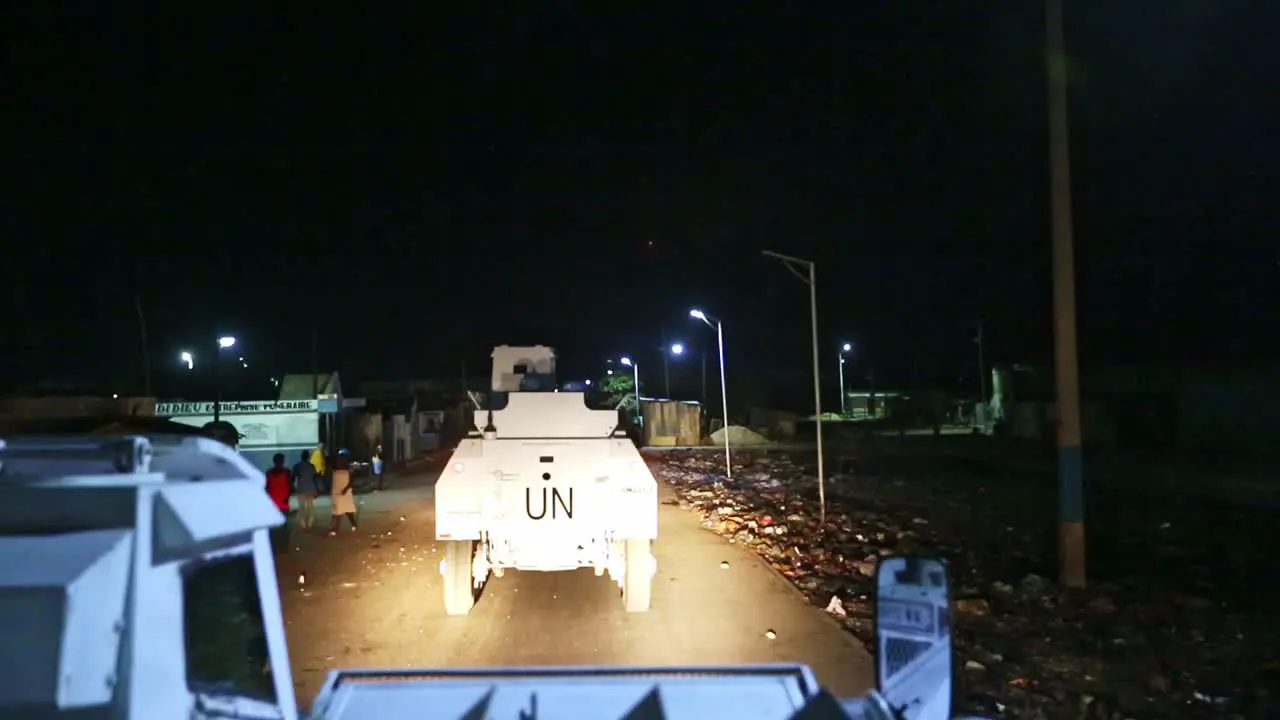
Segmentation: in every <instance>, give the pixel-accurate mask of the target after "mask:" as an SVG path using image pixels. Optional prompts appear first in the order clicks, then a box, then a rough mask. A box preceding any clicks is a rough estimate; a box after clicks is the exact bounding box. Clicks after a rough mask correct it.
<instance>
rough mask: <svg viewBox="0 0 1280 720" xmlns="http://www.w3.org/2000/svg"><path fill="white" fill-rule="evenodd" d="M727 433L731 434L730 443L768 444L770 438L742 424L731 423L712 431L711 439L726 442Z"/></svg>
mask: <svg viewBox="0 0 1280 720" xmlns="http://www.w3.org/2000/svg"><path fill="white" fill-rule="evenodd" d="M725 433H728V435H729V445H730V446H731V447H732V446H734V445H768V444H769V438H767V437H765V436H763V435H761V434H760V433H758V432H755V431H754V430H751V429H749V428H745V427H742V426H741V425H730V426H729V427H727V428H720V429H719V430H717V431H715V432H713V433H711V441H712V442H714V443H715V444H717V445H720V444H723V443H724V436H725Z"/></svg>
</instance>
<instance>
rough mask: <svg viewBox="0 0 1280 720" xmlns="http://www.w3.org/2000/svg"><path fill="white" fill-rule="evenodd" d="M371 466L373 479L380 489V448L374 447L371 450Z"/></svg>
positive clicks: (379, 446)
mask: <svg viewBox="0 0 1280 720" xmlns="http://www.w3.org/2000/svg"><path fill="white" fill-rule="evenodd" d="M369 464H370V465H372V466H373V477H374V479H376V480H377V481H378V489H379V490H381V489H382V477H383V476H382V471H383V465H382V446H381V445H375V446H374V448H373V458H372V460H371V461H370V463H369Z"/></svg>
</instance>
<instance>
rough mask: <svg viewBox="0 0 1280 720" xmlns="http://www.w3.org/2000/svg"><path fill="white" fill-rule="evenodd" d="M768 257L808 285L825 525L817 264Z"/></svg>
mask: <svg viewBox="0 0 1280 720" xmlns="http://www.w3.org/2000/svg"><path fill="white" fill-rule="evenodd" d="M764 254H765V255H766V256H768V257H771V258H775V259H777V260H781V261H782V264H783V265H785V266H786V268H787V269H788V270H790V271H791V274H792V275H795V276H796V277H798V278H800V280H801V281H802V282H804V283H805V284H806V285H808V286H809V318H810V321H811V322H812V325H813V417H814V423H815V425H814V430H815V431H816V433H817V436H818V503H819V508H818V521H819V523H820V527H821V528H826V525H827V479H826V475H825V473H824V471H823V468H822V376H821V375H819V374H818V280H817V265H816V264H815V263H814V262H813V261H812V260H801V259H800V258H798V257H792V256H790V255H783V254H781V253H776V252H773V251H771V250H765V251H764ZM796 265H803V266H805V267H807V268H808V270H809V273H808V277H806V276H805V275H804V274H802V273H801V272H800V271H799V270H796V267H795V266H796Z"/></svg>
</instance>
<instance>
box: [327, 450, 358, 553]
mask: <svg viewBox="0 0 1280 720" xmlns="http://www.w3.org/2000/svg"><path fill="white" fill-rule="evenodd" d="M332 465H333V486H332V488H331V489H330V491H329V497H330V499H331V500H332V502H333V506H332V508H333V509H332V511H331V516H332V519H331V520H330V521H329V522H330V525H329V535H330V536H334V535H337V534H338V523H339V521H340V520H341V519H342V518H343V517H346V518H347V522H349V523H351V530H352V532H354V531H355V529H356V525H357V523H356V494H355V487H354V486H352V484H351V456H350V455H349V454H347V452H346V451H345V450H344V451H342V452H340V453H338V454H337V455H334V456H333V463H332Z"/></svg>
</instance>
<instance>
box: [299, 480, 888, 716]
mask: <svg viewBox="0 0 1280 720" xmlns="http://www.w3.org/2000/svg"><path fill="white" fill-rule="evenodd" d="M432 480H433V477H432V476H431V475H428V474H417V475H408V476H402V477H396V478H391V479H390V480H389V481H388V489H387V490H385V491H383V492H381V493H375V494H372V495H363V496H361V497H360V498H359V503H360V512H361V519H362V522H361V527H360V529H359V530H358V531H356V532H350V531H348V530H346V529H344V530H343V534H342V535H341V536H339V537H335V538H330V537H325V536H323V535H321V534H318V533H315V534H302V533H300V532H295V542H294V546H295V549H294V552H293V554H292V555H291V556H290V557H287V558H284V559H283V560H282V561H281V562H280V563H279V576H280V583H281V591H282V595H283V598H284V614H285V620H286V623H287V625H288V635H289V657H290V659H291V664H292V666H293V678H294V684H295V686H296V688H297V691H298V697H299V699H300V702H301V703H302V705H304V706H306V705H309V704H310V702H311V700H312V699H313V698H314V697H315V694H316V692H317V691H318V690H319V688H320V685H321V684H322V683H323V681H324V678H325V674H326V673H327V672H328V671H329V670H330V669H332V668H336V667H344V666H347V667H406V666H429V667H484V666H488V667H501V666H511V665H582V664H600V665H623V664H625V665H643V664H658V665H677V664H714V663H744V662H788V661H801V662H806V663H808V664H809V665H811V666H812V667H813V669H814V671H815V672H816V673H817V675H818V679H819V680H820V681H821V682H822V683H823V684H824V685H827V686H828V687H830V688H832V689H833V690H834V691H836V692H838V693H840V694H842V695H854V694H858V693H861V692H864V691H865V690H866V689H867V688H869V687H871V686H872V684H873V683H874V671H873V668H872V665H871V661H870V658H869V657H868V655H867V653H866V651H865V650H864V649H863V648H862V646H861V644H860V643H858V642H857V641H856V640H855V639H854V638H852V637H851V636H849V635H848V634H847V633H845V632H844V631H843V630H842V629H841V628H840V627H839V626H838V625H837V624H836V623H835V622H834V621H833V620H831V619H830V618H828V617H827V616H826V614H825V613H823V612H822V611H821V609H819V608H815V607H813V606H812V605H810V604H809V603H808V602H806V601H805V599H804V598H803V597H801V595H800V594H799V593H798V592H797V591H796V590H795V589H794V588H793V587H792V586H791V585H790V584H789V583H787V582H786V581H785V580H783V579H782V578H780V577H779V576H778V575H776V574H775V573H774V572H773V571H772V570H771V569H769V568H768V567H767V566H766V565H764V564H763V563H762V562H761V561H760V560H759V559H758V558H756V556H755V555H754V554H752V553H751V552H750V551H748V550H746V549H745V548H742V547H739V546H737V545H732V544H730V543H728V542H727V541H725V540H724V539H722V538H720V537H719V536H717V535H715V534H713V533H711V532H708V531H706V530H703V529H702V528H701V527H700V526H699V523H698V521H697V519H696V518H695V517H694V516H693V514H692V513H690V512H689V511H687V510H684V509H682V508H679V507H675V506H674V505H668V504H665V502H664V504H663V505H662V507H661V511H660V515H659V520H660V529H659V538H660V539H659V541H658V543H657V544H656V546H655V554H656V555H657V558H658V575H657V578H656V584H655V586H654V590H653V609H652V610H651V611H650V612H648V613H636V614H628V613H626V612H623V610H622V601H621V599H620V597H619V593H618V589H617V585H615V584H614V583H613V582H611V581H610V580H609V579H607V578H597V577H595V576H594V575H593V574H592V573H591V571H577V572H572V573H518V572H512V573H508V574H507V575H506V577H504V578H491V579H490V581H489V584H488V585H487V586H486V587H485V591H484V596H483V597H482V598H481V599H480V602H479V604H477V606H476V608H475V609H474V610H473V611H472V614H471V615H470V616H468V617H448V616H446V615H445V614H444V603H443V600H442V598H441V592H442V591H441V587H440V576H439V574H438V565H439V560H440V555H439V552H438V551H437V549H436V547H435V539H434V533H435V528H434V512H433V508H432V503H431V482H432ZM660 495H661V497H662V498H663V500H664V501H669V500H671V499H672V498H673V497H674V496H673V494H672V493H671V491H670V490H669V489H667V488H662V491H661V493H660ZM318 510H319V513H320V515H321V517H322V518H323V520H325V521H327V520H328V508H327V504H326V506H325V507H321V508H318ZM724 562H727V563H728V565H729V566H728V568H727V569H722V568H721V564H722V563H724ZM302 574H305V582H304V583H301V584H300V583H299V581H298V578H299V575H302ZM769 630H773V631H774V633H775V634H776V635H777V637H776V639H773V640H770V639H768V638H767V637H766V632H767V631H769Z"/></svg>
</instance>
